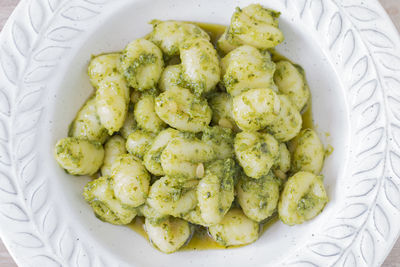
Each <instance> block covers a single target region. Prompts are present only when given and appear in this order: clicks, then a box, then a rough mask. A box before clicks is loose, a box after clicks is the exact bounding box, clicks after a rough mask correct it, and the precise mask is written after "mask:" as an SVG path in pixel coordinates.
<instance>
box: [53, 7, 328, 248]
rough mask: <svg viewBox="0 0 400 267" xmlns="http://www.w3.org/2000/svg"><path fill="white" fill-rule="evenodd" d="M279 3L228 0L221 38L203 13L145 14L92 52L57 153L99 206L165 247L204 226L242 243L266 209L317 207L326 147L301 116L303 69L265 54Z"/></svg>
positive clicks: (290, 211)
mask: <svg viewBox="0 0 400 267" xmlns="http://www.w3.org/2000/svg"><path fill="white" fill-rule="evenodd" d="M279 15H280V13H279V12H276V11H274V10H271V9H267V8H265V7H263V6H261V5H259V4H252V5H249V6H247V7H244V8H237V9H236V11H235V12H234V14H233V15H232V17H231V22H230V25H229V27H226V28H224V27H223V26H220V27H221V29H220V31H219V33H220V35H221V33H222V32H223V34H222V35H221V36H219V38H216V36H215V34H211V35H209V34H208V32H210V28H209V26H207V25H205V24H196V23H189V22H184V21H173V20H169V21H159V20H153V21H152V22H150V23H151V24H152V25H153V29H152V31H151V32H150V33H149V34H148V35H147V36H145V37H143V38H139V39H136V40H133V41H132V42H130V43H129V44H128V45H126V47H125V48H124V50H123V51H120V52H114V53H108V54H101V55H98V56H93V57H92V58H91V60H90V62H89V65H88V76H89V80H90V83H91V84H92V86H93V88H94V94H93V95H92V96H91V97H89V98H88V100H87V101H86V102H85V103H84V105H83V106H82V108H81V109H80V110H79V112H78V113H77V115H76V116H75V118H74V119H73V122H72V123H71V125H70V127H69V131H68V136H69V137H67V138H63V139H61V140H59V141H58V142H57V143H56V144H55V149H54V155H55V159H56V161H57V162H58V164H59V165H60V166H61V167H62V168H63V169H64V170H65V171H66V172H68V173H69V174H72V175H81V176H85V175H86V176H87V175H91V176H92V178H93V179H92V181H89V182H88V183H87V185H86V186H85V188H84V189H83V196H84V199H85V200H86V202H87V203H88V204H89V205H90V207H91V208H92V210H93V212H94V214H95V216H96V217H97V218H99V219H100V220H102V221H104V222H108V223H111V224H117V225H127V224H130V223H131V222H132V221H133V220H135V221H136V222H138V221H140V220H142V219H141V218H143V217H144V229H145V231H146V233H147V236H148V238H149V240H150V241H151V244H152V245H153V246H154V247H155V248H157V249H158V250H160V251H161V252H164V253H172V252H175V251H177V250H179V249H180V248H181V247H183V246H185V244H187V243H188V242H190V240H191V238H192V236H193V235H196V233H199V232H200V231H203V232H204V231H205V230H204V229H205V228H207V231H208V233H209V236H210V237H209V239H208V240H206V241H204V242H217V243H219V244H220V245H222V246H225V247H228V246H238V245H246V244H250V243H252V242H255V241H256V240H257V239H258V238H259V235H260V233H261V231H260V229H261V228H262V227H263V224H264V223H265V222H266V221H269V220H271V219H273V218H280V220H281V221H282V222H283V223H285V224H288V225H295V224H301V223H303V222H305V221H308V220H311V219H312V218H314V217H315V216H317V215H318V214H319V213H321V212H322V210H323V209H324V207H325V205H326V204H327V202H328V194H327V192H326V190H325V188H324V184H323V176H322V175H321V171H322V168H323V165H324V160H325V149H324V146H323V144H322V142H321V140H320V139H319V137H318V133H317V132H316V131H315V130H313V129H310V128H306V127H304V125H303V124H304V123H303V118H302V114H303V113H304V112H305V111H306V110H307V109H310V108H311V105H309V104H310V103H311V102H310V101H311V99H310V95H311V93H310V90H309V87H308V84H307V80H306V76H305V72H304V70H303V69H302V68H301V67H300V66H299V65H297V64H294V63H292V62H291V61H290V60H288V59H284V58H283V57H278V58H279V60H276V58H277V57H276V56H271V53H272V54H274V55H276V54H275V53H276V52H275V51H272V50H271V49H273V48H274V47H275V46H277V45H278V44H280V43H281V42H282V41H283V38H284V37H283V33H282V31H281V30H280V29H279V23H278V20H279ZM288 177H289V178H288ZM83 179H85V178H83ZM135 218H136V219H135Z"/></svg>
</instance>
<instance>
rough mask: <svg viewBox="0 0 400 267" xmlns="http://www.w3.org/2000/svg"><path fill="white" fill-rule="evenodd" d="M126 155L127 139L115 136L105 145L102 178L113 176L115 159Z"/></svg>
mask: <svg viewBox="0 0 400 267" xmlns="http://www.w3.org/2000/svg"><path fill="white" fill-rule="evenodd" d="M123 154H126V149H125V139H124V138H122V137H121V136H119V135H114V136H113V137H111V138H110V139H109V140H108V141H107V142H106V143H105V144H104V163H103V166H101V175H102V176H111V166H112V164H113V163H114V161H115V159H116V158H118V157H119V156H121V155H123Z"/></svg>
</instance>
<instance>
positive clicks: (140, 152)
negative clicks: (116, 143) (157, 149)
mask: <svg viewBox="0 0 400 267" xmlns="http://www.w3.org/2000/svg"><path fill="white" fill-rule="evenodd" d="M154 138H155V135H154V134H153V133H149V132H146V131H142V130H136V131H134V132H133V133H131V134H130V135H129V136H128V139H127V140H126V150H128V152H129V153H131V154H132V155H134V156H136V157H138V158H140V159H142V158H143V156H144V154H145V153H146V152H147V151H148V150H149V149H150V146H151V144H152V143H153V140H154Z"/></svg>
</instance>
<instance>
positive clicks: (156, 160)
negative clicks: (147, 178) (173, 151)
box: [143, 128, 179, 176]
mask: <svg viewBox="0 0 400 267" xmlns="http://www.w3.org/2000/svg"><path fill="white" fill-rule="evenodd" d="M178 135H179V131H177V130H175V129H172V128H168V129H166V130H163V131H161V132H160V133H159V134H158V135H157V137H156V138H155V139H154V141H153V144H152V145H151V146H150V149H149V150H148V151H147V152H146V154H145V155H144V157H143V163H144V165H145V166H146V169H147V170H148V171H149V172H151V173H152V174H154V175H157V176H161V175H165V172H164V170H163V168H162V166H161V162H160V159H161V153H162V152H163V150H164V149H165V147H166V146H167V145H168V143H169V141H171V140H172V139H173V138H175V137H177V136H178Z"/></svg>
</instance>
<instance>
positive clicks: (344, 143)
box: [0, 0, 400, 267]
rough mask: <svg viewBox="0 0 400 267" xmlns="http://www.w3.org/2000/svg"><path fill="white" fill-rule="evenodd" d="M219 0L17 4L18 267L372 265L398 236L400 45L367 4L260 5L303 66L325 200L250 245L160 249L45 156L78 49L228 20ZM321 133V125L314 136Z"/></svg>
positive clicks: (72, 81)
mask: <svg viewBox="0 0 400 267" xmlns="http://www.w3.org/2000/svg"><path fill="white" fill-rule="evenodd" d="M252 2H254V1H250V0H243V1H230V0H219V1H217V0H202V1H200V0H152V1H146V0H119V1H112V0H108V1H107V0H85V1H84V0H71V1H68V0H31V1H21V3H20V4H19V5H18V7H17V9H16V10H15V12H14V13H13V15H12V16H11V17H10V19H9V21H8V22H7V24H6V26H5V28H4V30H3V32H2V33H1V36H0V226H1V232H2V233H1V234H2V235H1V237H2V239H3V240H4V242H5V244H6V246H7V247H8V248H9V250H10V252H11V253H12V255H13V256H14V258H15V260H16V262H17V263H18V264H19V265H20V266H58V265H62V266H141V267H142V266H143V267H146V266H176V267H178V266H189V265H190V266H193V267H196V266H230V267H235V266H277V265H295V266H328V265H338V266H341V265H344V266H379V265H380V264H381V263H382V262H383V260H384V259H385V257H386V256H387V254H388V253H389V251H390V249H391V248H392V246H393V244H394V242H395V240H396V239H397V237H398V235H399V231H400V227H399V223H398V222H399V221H400V190H399V186H400V91H399V88H400V57H399V55H400V39H399V36H398V34H397V32H396V30H395V29H394V27H393V25H392V23H391V21H390V20H389V18H388V17H387V15H386V14H385V12H384V10H383V9H382V7H381V6H380V5H379V4H378V2H377V1H375V0H368V1H366V0H343V1H341V0H336V1H334V0H269V1H266V0H265V1H259V2H262V3H263V4H265V5H266V6H268V7H271V8H274V9H277V10H279V11H281V12H282V16H281V20H280V21H281V23H280V24H281V28H282V30H283V32H284V34H285V37H286V41H285V42H284V43H283V44H282V45H280V46H279V49H278V50H279V51H280V52H282V53H283V54H284V55H286V56H288V57H289V58H291V59H292V60H293V61H295V62H298V63H299V64H301V65H302V66H303V67H304V69H305V70H306V74H307V78H308V81H309V84H310V88H311V91H312V98H313V107H312V108H313V113H314V118H315V122H316V124H317V125H318V131H319V133H320V135H321V137H322V138H323V139H324V142H325V144H330V145H332V146H333V147H334V152H333V154H332V155H331V156H330V157H328V158H327V160H326V164H325V167H324V171H323V173H324V175H325V184H326V186H327V191H328V194H329V198H330V202H329V204H328V205H327V207H326V208H325V210H324V212H323V213H322V214H321V215H319V216H318V217H317V218H316V219H314V220H312V221H310V222H308V223H305V224H303V225H299V226H294V227H289V226H286V225H284V224H282V223H280V222H278V223H275V224H274V225H273V226H272V227H271V228H270V229H269V230H268V231H267V232H265V233H264V234H263V235H262V237H261V238H260V239H259V240H258V241H257V242H255V243H254V244H252V245H249V246H245V247H242V248H236V249H228V250H205V251H182V252H178V253H174V254H172V255H165V254H162V253H160V252H159V251H157V250H155V249H154V248H152V247H151V245H150V244H149V243H148V242H147V241H146V240H144V238H142V237H141V236H140V235H138V234H137V233H135V232H134V231H132V230H130V229H128V228H126V227H118V226H112V225H110V224H106V223H102V222H101V221H99V220H97V219H96V218H95V216H93V213H92V211H91V209H90V207H89V206H88V205H87V204H86V203H85V202H84V200H83V198H82V196H81V192H82V188H83V186H84V185H85V183H86V182H87V181H88V178H86V177H72V176H69V175H67V174H66V173H64V172H63V171H62V170H61V169H60V168H59V167H58V166H57V164H56V162H55V161H54V159H53V155H52V151H53V147H54V144H55V142H56V140H57V139H60V138H62V137H65V136H66V134H67V128H68V124H69V123H70V121H71V120H72V119H73V117H74V115H75V114H76V112H77V110H78V109H79V107H80V106H81V105H82V104H83V103H84V101H85V99H86V98H87V96H88V95H89V94H90V93H91V92H92V88H91V86H90V85H89V81H88V78H87V75H86V68H87V63H88V61H89V59H90V56H91V54H97V53H102V52H107V51H116V50H121V49H122V48H123V47H124V46H125V45H126V44H127V43H128V42H129V41H131V40H132V39H135V38H138V37H141V36H143V35H144V34H145V33H147V32H149V31H150V29H151V27H150V26H149V25H148V24H147V22H148V21H150V20H151V19H154V18H157V19H178V20H191V21H202V22H211V23H223V24H228V22H229V18H230V16H231V14H232V12H233V10H234V8H235V7H236V6H245V5H248V4H250V3H252ZM325 133H329V134H330V135H329V136H327V135H325Z"/></svg>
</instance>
